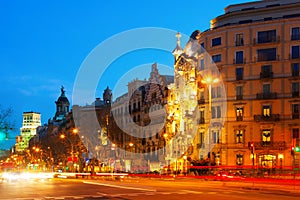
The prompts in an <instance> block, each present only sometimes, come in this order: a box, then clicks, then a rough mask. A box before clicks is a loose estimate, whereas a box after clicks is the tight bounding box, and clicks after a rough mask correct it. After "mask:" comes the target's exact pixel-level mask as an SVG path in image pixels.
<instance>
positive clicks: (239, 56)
mask: <svg viewBox="0 0 300 200" xmlns="http://www.w3.org/2000/svg"><path fill="white" fill-rule="evenodd" d="M234 63H235V64H242V63H244V52H243V51H237V52H235V62H234Z"/></svg>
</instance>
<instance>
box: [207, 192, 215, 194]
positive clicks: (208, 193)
mask: <svg viewBox="0 0 300 200" xmlns="http://www.w3.org/2000/svg"><path fill="white" fill-rule="evenodd" d="M207 194H217V193H216V192H208V193H207Z"/></svg>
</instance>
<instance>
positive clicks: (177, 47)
mask: <svg viewBox="0 0 300 200" xmlns="http://www.w3.org/2000/svg"><path fill="white" fill-rule="evenodd" d="M176 37H177V45H176V47H175V49H174V50H173V52H172V53H173V55H174V56H179V55H180V54H182V52H183V51H182V49H181V47H180V38H181V34H180V33H179V32H178V33H176Z"/></svg>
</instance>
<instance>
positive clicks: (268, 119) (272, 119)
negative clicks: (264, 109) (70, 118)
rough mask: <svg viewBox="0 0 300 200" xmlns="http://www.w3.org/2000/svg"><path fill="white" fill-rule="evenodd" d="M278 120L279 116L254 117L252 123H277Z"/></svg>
mask: <svg viewBox="0 0 300 200" xmlns="http://www.w3.org/2000/svg"><path fill="white" fill-rule="evenodd" d="M279 119H280V115H279V114H272V115H269V116H268V115H254V121H256V122H277V121H279Z"/></svg>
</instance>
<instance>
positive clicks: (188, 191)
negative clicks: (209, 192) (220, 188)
mask: <svg viewBox="0 0 300 200" xmlns="http://www.w3.org/2000/svg"><path fill="white" fill-rule="evenodd" d="M181 191H182V192H186V193H192V194H203V192H198V191H193V190H181Z"/></svg>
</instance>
